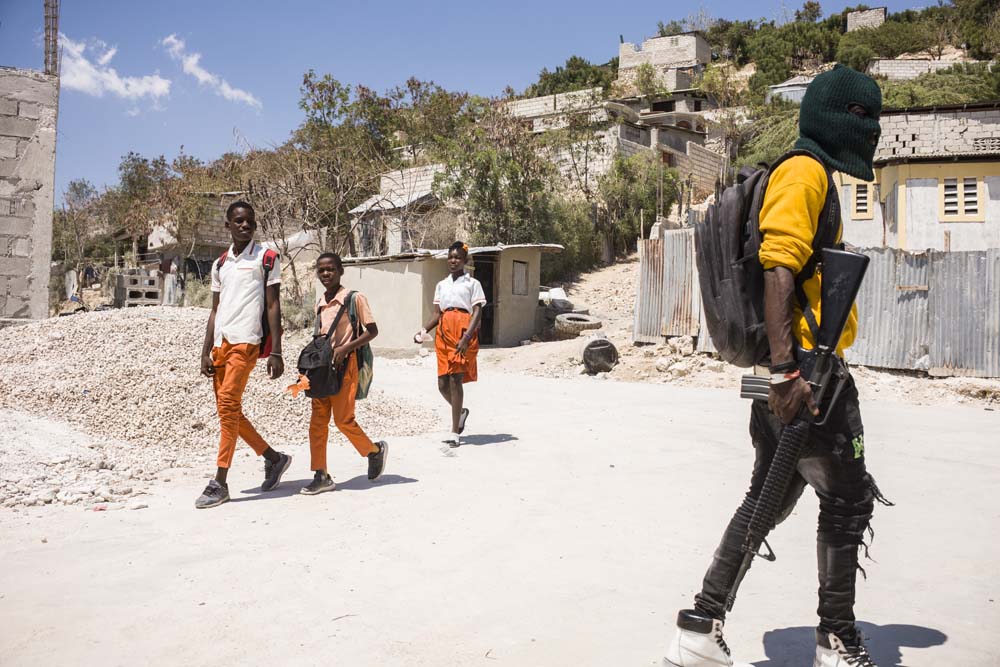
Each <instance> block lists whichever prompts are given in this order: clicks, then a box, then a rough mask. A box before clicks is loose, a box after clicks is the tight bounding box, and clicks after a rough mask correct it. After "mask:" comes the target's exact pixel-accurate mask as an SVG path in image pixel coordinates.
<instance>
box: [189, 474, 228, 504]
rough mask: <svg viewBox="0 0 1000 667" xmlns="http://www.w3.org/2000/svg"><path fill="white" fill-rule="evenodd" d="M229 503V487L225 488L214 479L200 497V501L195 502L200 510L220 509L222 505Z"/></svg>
mask: <svg viewBox="0 0 1000 667" xmlns="http://www.w3.org/2000/svg"><path fill="white" fill-rule="evenodd" d="M228 502H229V487H228V486H223V485H222V484H219V483H218V482H217V481H215V480H214V479H213V480H212V481H210V482H209V483H208V486H206V487H205V490H204V491H202V492H201V495H200V496H198V500H196V501H194V506H195V507H196V508H197V509H200V510H207V509H208V508H209V507H218V506H219V505H221V504H222V503H228Z"/></svg>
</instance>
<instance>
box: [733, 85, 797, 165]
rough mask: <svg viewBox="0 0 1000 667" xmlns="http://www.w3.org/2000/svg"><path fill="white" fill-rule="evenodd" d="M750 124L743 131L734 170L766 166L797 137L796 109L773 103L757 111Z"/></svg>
mask: <svg viewBox="0 0 1000 667" xmlns="http://www.w3.org/2000/svg"><path fill="white" fill-rule="evenodd" d="M753 118H754V120H753V122H752V123H751V124H750V126H749V127H747V128H746V130H745V135H744V136H745V142H744V143H743V145H741V146H740V151H739V157H738V159H737V166H744V165H751V166H752V165H756V164H761V163H764V164H770V163H772V162H774V161H775V160H776V159H777V158H779V157H781V155H782V154H783V153H786V152H787V151H789V150H791V148H792V146H793V144H795V140H796V139H798V136H799V108H798V106H796V105H795V104H792V103H791V102H785V101H782V100H777V101H775V102H773V103H771V104H768V105H764V106H761V107H757V108H756V109H755V110H754V112H753Z"/></svg>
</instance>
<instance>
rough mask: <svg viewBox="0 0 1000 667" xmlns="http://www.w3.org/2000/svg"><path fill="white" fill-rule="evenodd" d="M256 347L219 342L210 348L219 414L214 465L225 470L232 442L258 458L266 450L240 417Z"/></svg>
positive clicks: (213, 383)
mask: <svg viewBox="0 0 1000 667" xmlns="http://www.w3.org/2000/svg"><path fill="white" fill-rule="evenodd" d="M259 354H260V346H259V345H251V344H249V343H240V344H238V345H233V344H231V343H230V342H229V341H227V340H225V339H223V341H222V347H215V348H212V365H213V366H214V367H215V375H214V376H212V386H213V388H214V389H215V406H216V409H217V410H218V412H219V427H220V430H221V431H222V432H221V434H220V435H219V460H218V463H217V464H216V465H218V466H219V467H220V468H228V467H229V466H230V465H231V464H232V462H233V454H234V453H235V452H236V438H237V437H240V438H243V441H244V442H246V443H247V444H248V445H250V447H251V448H252V449H253V450H254V451H255V452H256V453H257V456H260V455H261V454H263V453H264V451H265V450H266V449H267V443H266V442H264V438H262V437H260V434H259V433H257V431H256V430H255V429H254V427H253V425H252V424H251V423H250V420H249V419H247V417H246V415H244V414H243V390H244V389H246V386H247V380H249V379H250V373H251V371H253V369H254V365H256V363H257V356H258V355H259Z"/></svg>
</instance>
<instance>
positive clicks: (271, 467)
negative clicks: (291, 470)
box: [260, 452, 292, 491]
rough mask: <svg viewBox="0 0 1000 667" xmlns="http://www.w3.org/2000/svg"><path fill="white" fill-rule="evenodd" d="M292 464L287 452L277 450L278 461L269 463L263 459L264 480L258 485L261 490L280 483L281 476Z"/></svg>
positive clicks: (268, 489) (269, 488) (266, 489)
mask: <svg viewBox="0 0 1000 667" xmlns="http://www.w3.org/2000/svg"><path fill="white" fill-rule="evenodd" d="M290 465H292V457H291V456H289V455H288V454H282V453H281V452H278V462H277V463H271V462H270V461H268V460H267V459H264V482H263V483H262V484H261V485H260V490H261V491H270V490H271V489H273V488H274V487H276V486H278V484H280V483H281V476H282V475H284V474H285V471H286V470H288V466H290Z"/></svg>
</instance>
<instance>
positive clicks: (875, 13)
mask: <svg viewBox="0 0 1000 667" xmlns="http://www.w3.org/2000/svg"><path fill="white" fill-rule="evenodd" d="M885 16H886V8H885V7H876V8H875V9H864V10H861V11H856V12H848V14H847V32H853V31H855V30H861V29H864V28H867V29H869V30H874V29H875V28H878V27H879V26H881V25H882V24H883V23H885Z"/></svg>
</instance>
